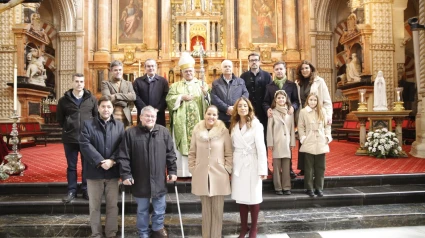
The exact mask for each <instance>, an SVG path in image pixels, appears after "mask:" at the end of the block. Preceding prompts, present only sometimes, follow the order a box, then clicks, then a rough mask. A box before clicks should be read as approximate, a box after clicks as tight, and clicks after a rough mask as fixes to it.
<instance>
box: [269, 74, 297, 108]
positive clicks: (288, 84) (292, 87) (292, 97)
mask: <svg viewBox="0 0 425 238" xmlns="http://www.w3.org/2000/svg"><path fill="white" fill-rule="evenodd" d="M277 90H279V87H278V86H277V85H276V84H275V83H274V82H273V83H271V84H269V85H267V86H266V95H265V96H264V102H263V108H264V111H265V112H267V110H269V108H270V106H271V105H272V102H273V100H274V94H275V93H276V91H277ZM282 90H284V91H285V92H286V94H287V95H288V98H289V101H290V102H291V104H292V107H294V112H295V111H297V109H298V108H299V107H300V101H299V99H298V89H297V85H296V84H295V83H294V82H292V81H290V80H288V79H287V80H286V81H285V84H284V85H283V87H282Z"/></svg>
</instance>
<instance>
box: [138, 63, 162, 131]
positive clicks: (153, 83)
mask: <svg viewBox="0 0 425 238" xmlns="http://www.w3.org/2000/svg"><path fill="white" fill-rule="evenodd" d="M157 68H158V67H157V64H156V61H155V60H154V59H147V60H146V61H145V72H146V74H145V75H143V76H142V77H140V78H137V79H136V80H135V81H134V83H133V88H134V91H135V92H136V101H135V104H136V107H137V123H139V122H140V111H141V110H142V108H144V107H146V106H148V105H149V106H152V107H154V108H155V111H156V113H157V116H156V124H159V125H161V126H165V109H166V108H167V103H166V102H165V97H166V96H167V94H168V81H167V80H166V79H165V78H163V77H161V76H159V75H158V74H156V71H157Z"/></svg>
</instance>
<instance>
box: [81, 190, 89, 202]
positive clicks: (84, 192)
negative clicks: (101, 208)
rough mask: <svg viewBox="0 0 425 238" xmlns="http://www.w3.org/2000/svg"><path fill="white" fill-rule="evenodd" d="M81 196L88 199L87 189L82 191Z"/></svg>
mask: <svg viewBox="0 0 425 238" xmlns="http://www.w3.org/2000/svg"><path fill="white" fill-rule="evenodd" d="M82 196H83V198H84V199H86V200H89V194H88V193H87V190H85V191H83V195H82Z"/></svg>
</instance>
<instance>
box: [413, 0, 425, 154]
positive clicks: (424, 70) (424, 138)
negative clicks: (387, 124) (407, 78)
mask: <svg viewBox="0 0 425 238" xmlns="http://www.w3.org/2000/svg"><path fill="white" fill-rule="evenodd" d="M424 22H425V0H419V23H421V24H424ZM419 48H420V49H419V55H420V60H419V61H420V62H415V63H416V64H419V67H420V75H416V77H419V79H418V80H417V81H419V84H420V85H418V86H417V88H418V114H416V123H415V125H416V140H415V141H414V142H413V144H412V148H411V151H410V154H411V155H413V156H415V157H419V158H425V103H424V101H423V100H424V95H425V89H424V85H425V84H424V83H425V31H423V30H422V31H420V32H419Z"/></svg>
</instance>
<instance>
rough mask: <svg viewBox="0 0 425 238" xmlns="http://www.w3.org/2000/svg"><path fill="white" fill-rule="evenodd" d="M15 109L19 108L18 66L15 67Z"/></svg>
mask: <svg viewBox="0 0 425 238" xmlns="http://www.w3.org/2000/svg"><path fill="white" fill-rule="evenodd" d="M13 110H15V111H16V110H18V67H17V66H16V64H15V68H14V69H13Z"/></svg>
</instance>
